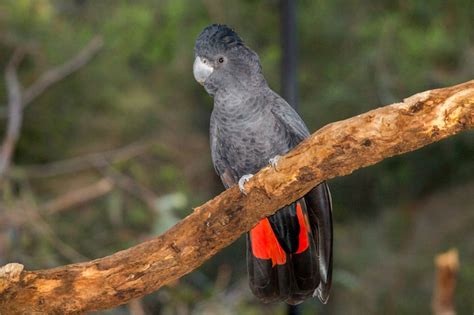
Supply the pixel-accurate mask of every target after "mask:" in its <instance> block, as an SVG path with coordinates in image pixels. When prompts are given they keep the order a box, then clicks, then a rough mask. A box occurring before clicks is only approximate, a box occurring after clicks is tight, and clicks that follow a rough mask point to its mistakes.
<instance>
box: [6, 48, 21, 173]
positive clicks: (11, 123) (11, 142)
mask: <svg viewBox="0 0 474 315" xmlns="http://www.w3.org/2000/svg"><path fill="white" fill-rule="evenodd" d="M23 57H24V51H23V50H22V49H21V48H18V49H16V50H15V52H14V53H13V56H12V57H11V59H10V61H9V62H8V64H7V67H6V69H5V81H6V85H7V94H8V105H7V106H8V122H7V131H6V133H5V136H4V139H3V143H2V148H1V150H0V180H1V178H2V177H3V175H4V174H5V172H6V171H7V169H8V167H9V166H10V161H11V159H12V156H13V152H14V151H15V145H16V142H17V140H18V137H19V135H20V129H21V123H22V121H23V110H22V107H21V106H22V96H21V84H20V81H19V80H18V74H17V68H18V65H19V64H20V62H21V60H22V59H23Z"/></svg>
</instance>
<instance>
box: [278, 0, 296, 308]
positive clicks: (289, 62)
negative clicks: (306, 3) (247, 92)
mask: <svg viewBox="0 0 474 315" xmlns="http://www.w3.org/2000/svg"><path fill="white" fill-rule="evenodd" d="M280 27H281V30H280V41H281V70H280V77H281V90H282V96H283V98H284V99H285V100H286V101H287V102H288V104H290V105H291V106H293V108H294V109H295V110H298V107H299V106H298V79H297V51H298V44H297V40H296V34H297V27H296V1H294V0H280ZM287 314H288V315H298V314H299V307H298V305H288V308H287Z"/></svg>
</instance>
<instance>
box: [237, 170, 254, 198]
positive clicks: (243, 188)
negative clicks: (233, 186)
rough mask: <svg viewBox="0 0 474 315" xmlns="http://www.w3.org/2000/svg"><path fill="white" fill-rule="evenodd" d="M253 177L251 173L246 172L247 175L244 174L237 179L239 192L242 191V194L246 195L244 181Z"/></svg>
mask: <svg viewBox="0 0 474 315" xmlns="http://www.w3.org/2000/svg"><path fill="white" fill-rule="evenodd" d="M252 177H253V174H247V175H244V176H242V177H241V178H240V179H239V189H240V192H241V193H243V194H244V195H247V192H246V191H245V187H244V185H245V183H246V182H248V181H249V180H250V179H251V178H252Z"/></svg>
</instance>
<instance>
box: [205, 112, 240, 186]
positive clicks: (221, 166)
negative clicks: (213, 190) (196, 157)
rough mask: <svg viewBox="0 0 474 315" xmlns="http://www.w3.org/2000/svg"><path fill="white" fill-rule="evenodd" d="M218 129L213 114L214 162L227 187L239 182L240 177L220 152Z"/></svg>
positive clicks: (211, 139) (210, 140)
mask: <svg viewBox="0 0 474 315" xmlns="http://www.w3.org/2000/svg"><path fill="white" fill-rule="evenodd" d="M217 139H218V130H217V126H216V124H215V122H214V119H213V117H212V116H211V121H210V126H209V142H210V144H211V158H212V163H213V164H214V169H215V170H216V173H217V175H219V177H220V178H221V181H222V183H223V184H224V187H225V188H226V189H227V188H229V187H231V186H233V185H235V184H236V183H237V181H238V180H239V178H238V177H237V175H236V174H235V171H234V170H233V169H232V168H231V167H230V166H229V163H228V162H227V161H226V160H225V157H224V156H223V155H222V154H221V153H220V150H219V148H218V140H217Z"/></svg>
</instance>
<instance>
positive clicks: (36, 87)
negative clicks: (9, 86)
mask: <svg viewBox="0 0 474 315" xmlns="http://www.w3.org/2000/svg"><path fill="white" fill-rule="evenodd" d="M103 45H104V41H103V40H102V37H100V36H95V37H94V38H92V39H91V41H90V42H89V43H88V44H87V45H86V46H84V48H82V49H81V50H80V51H79V53H77V55H75V56H74V57H73V58H71V59H70V60H68V61H66V62H65V63H63V64H62V65H59V66H57V67H55V68H52V69H49V70H48V71H46V72H45V73H43V74H42V75H41V76H40V77H39V78H38V80H36V82H35V83H33V84H32V85H31V86H30V87H29V88H28V89H26V90H25V93H24V96H23V105H22V106H23V107H26V106H28V105H29V104H30V103H31V102H32V101H33V100H34V99H35V98H37V97H38V96H40V95H41V94H43V93H44V91H46V90H47V89H48V88H49V87H51V86H52V85H54V84H55V83H58V82H59V81H61V80H63V79H64V78H65V77H67V76H69V75H70V74H72V73H74V72H76V71H77V70H79V69H81V68H82V67H83V66H84V65H86V64H87V63H88V62H89V61H90V60H91V59H92V58H93V57H94V56H95V55H96V54H97V53H98V52H99V50H100V49H101V48H102V46H103Z"/></svg>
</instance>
